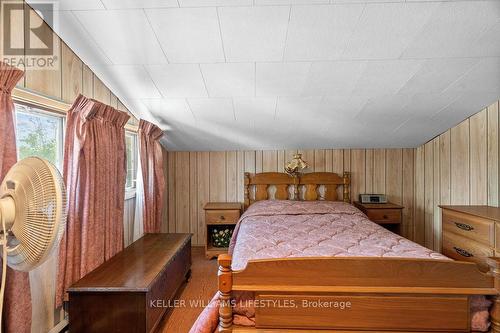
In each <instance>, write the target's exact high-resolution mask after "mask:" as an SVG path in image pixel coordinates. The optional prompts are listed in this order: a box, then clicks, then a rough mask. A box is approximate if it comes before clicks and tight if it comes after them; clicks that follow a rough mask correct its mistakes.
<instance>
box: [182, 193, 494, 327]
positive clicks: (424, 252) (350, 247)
mask: <svg viewBox="0 0 500 333" xmlns="http://www.w3.org/2000/svg"><path fill="white" fill-rule="evenodd" d="M229 253H230V254H231V255H232V269H233V270H242V269H244V268H245V266H246V264H247V262H248V261H249V260H253V259H266V258H290V257H340V256H342V257H400V258H427V259H448V258H447V257H445V256H443V255H441V254H439V253H437V252H434V251H432V250H429V249H427V248H425V247H423V246H420V245H418V244H416V243H414V242H412V241H410V240H408V239H406V238H404V237H401V236H399V235H396V234H394V233H392V232H390V231H388V230H386V229H385V228H383V227H381V226H380V225H378V224H376V223H373V222H371V221H370V220H369V219H368V218H367V216H366V215H364V214H363V213H362V212H361V211H360V210H358V209H357V208H355V207H354V206H352V205H349V204H346V203H343V202H329V201H284V200H283V201H280V200H273V201H270V200H266V201H259V202H256V203H255V204H253V205H251V206H250V207H249V209H248V210H247V211H246V212H245V213H244V214H243V216H242V217H241V219H240V221H239V222H238V224H237V226H236V228H235V231H234V233H233V238H232V240H231V245H230V248H229ZM252 298H253V294H251V293H245V294H233V299H235V300H236V304H240V302H238V301H239V300H243V301H247V300H248V299H252ZM217 300H218V297H217V295H216V296H215V297H214V299H213V300H212V302H211V305H210V306H209V307H207V309H205V310H204V312H203V313H202V314H201V316H200V318H198V320H197V322H196V323H195V325H194V326H193V328H192V329H191V333H208V332H210V333H211V332H212V331H213V329H214V328H215V327H214V325H215V326H216V325H217V315H218V313H217V304H216V303H217ZM242 303H245V304H248V302H242ZM474 304H475V305H477V306H476V308H480V310H481V311H482V312H481V311H476V312H477V313H480V316H482V317H484V316H485V315H486V317H487V315H488V312H487V307H488V306H489V301H487V300H486V299H484V298H480V299H475V300H474ZM475 310H477V309H475ZM233 311H234V314H235V318H234V321H235V324H239V325H247V326H248V325H252V324H253V318H254V315H255V310H254V309H253V308H248V307H239V306H236V307H235V308H234V309H233ZM482 317H481V318H482ZM472 319H473V325H474V321H475V322H476V323H475V325H476V327H475V328H476V329H477V330H480V329H484V325H487V323H486V324H485V321H484V320H483V321H480V320H478V315H476V318H474V316H473V318H472Z"/></svg>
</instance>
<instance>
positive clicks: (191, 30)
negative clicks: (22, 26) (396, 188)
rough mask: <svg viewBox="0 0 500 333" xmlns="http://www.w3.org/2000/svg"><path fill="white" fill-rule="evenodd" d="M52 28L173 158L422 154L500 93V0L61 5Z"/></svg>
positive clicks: (99, 1) (129, 0)
mask: <svg viewBox="0 0 500 333" xmlns="http://www.w3.org/2000/svg"><path fill="white" fill-rule="evenodd" d="M28 2H30V1H28ZM54 28H55V30H56V31H57V32H58V33H59V35H60V36H61V38H62V39H63V40H64V41H65V42H66V43H67V44H68V45H69V46H70V47H71V48H72V49H73V50H74V51H75V52H76V53H77V54H78V55H79V56H80V57H81V58H82V59H83V61H84V62H86V63H87V64H88V65H89V66H90V67H91V68H92V69H93V70H94V71H95V73H96V74H97V75H98V76H99V77H100V78H101V79H102V80H103V81H104V82H105V83H106V84H108V86H110V87H111V88H112V90H113V91H114V93H115V94H116V95H117V96H118V97H120V98H121V99H122V100H123V101H124V103H125V104H126V105H127V106H128V107H129V108H130V109H131V110H132V111H133V112H134V113H135V114H136V115H138V116H140V117H143V118H145V119H147V120H150V121H153V122H155V123H157V124H158V125H159V126H160V127H161V128H162V129H164V130H165V133H166V134H167V135H166V136H165V138H164V142H163V143H164V144H165V145H166V147H167V148H168V149H171V150H232V149H285V148H304V149H305V148H335V147H345V148H352V147H365V148H370V147H415V146H417V145H420V144H422V143H424V142H426V141H427V140H429V139H431V138H432V137H434V136H435V135H437V134H439V133H441V132H443V131H444V130H446V129H448V128H450V127H452V126H454V125H455V124H457V123H458V122H460V121H461V120H463V119H465V118H467V117H468V116H470V115H471V114H474V113H476V112H478V111H480V110H481V109H482V108H484V107H485V106H487V105H489V104H491V103H492V102H494V101H495V100H497V99H498V98H499V97H500V37H499V36H500V1H480V0H471V1H423V0H419V1H411V0H407V1H401V0H400V1H391V0H385V1H374V0H365V1H347V0H346V1H342V0H331V1H329V0H310V1H306V0H85V1H82V0H60V1H59V22H58V23H55V24H54Z"/></svg>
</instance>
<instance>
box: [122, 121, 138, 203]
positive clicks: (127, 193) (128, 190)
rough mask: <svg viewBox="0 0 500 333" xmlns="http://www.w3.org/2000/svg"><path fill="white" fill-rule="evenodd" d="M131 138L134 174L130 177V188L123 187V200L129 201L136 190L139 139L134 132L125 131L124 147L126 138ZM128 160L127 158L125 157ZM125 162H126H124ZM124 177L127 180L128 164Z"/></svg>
mask: <svg viewBox="0 0 500 333" xmlns="http://www.w3.org/2000/svg"><path fill="white" fill-rule="evenodd" d="M128 136H131V137H134V143H135V145H134V146H135V149H134V157H133V158H134V162H135V168H134V171H135V174H134V175H132V186H126V187H125V200H128V199H131V198H133V197H135V194H136V190H137V170H138V168H139V163H140V161H139V138H138V136H137V132H134V131H129V130H125V147H126V145H127V137H128ZM126 158H128V157H126ZM126 162H127V161H126ZM126 177H127V178H128V164H127V175H126Z"/></svg>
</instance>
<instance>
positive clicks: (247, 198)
mask: <svg viewBox="0 0 500 333" xmlns="http://www.w3.org/2000/svg"><path fill="white" fill-rule="evenodd" d="M248 206H250V173H249V172H245V202H244V204H243V210H247V208H248Z"/></svg>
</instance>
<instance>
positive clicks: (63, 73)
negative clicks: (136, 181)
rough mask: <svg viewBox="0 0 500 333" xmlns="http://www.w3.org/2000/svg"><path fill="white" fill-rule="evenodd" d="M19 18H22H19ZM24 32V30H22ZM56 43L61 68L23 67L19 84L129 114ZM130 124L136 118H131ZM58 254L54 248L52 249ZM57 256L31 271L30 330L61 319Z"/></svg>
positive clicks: (16, 25) (37, 332)
mask: <svg viewBox="0 0 500 333" xmlns="http://www.w3.org/2000/svg"><path fill="white" fill-rule="evenodd" d="M25 10H26V11H27V12H29V14H30V15H32V17H33V18H34V19H36V18H37V14H35V12H34V11H33V10H32V9H31V8H30V7H29V6H28V5H26V4H25ZM21 19H22V18H21ZM12 25H13V31H14V32H15V33H14V35H13V36H14V38H17V39H18V42H17V43H18V44H19V45H25V42H24V41H25V40H26V39H25V34H26V33H28V31H29V29H25V28H24V22H22V21H21V22H12ZM23 31H24V33H23ZM41 31H43V33H45V34H51V35H52V34H53V32H52V30H51V29H50V27H49V26H48V25H46V24H45V23H43V24H42V28H41ZM56 43H57V44H58V45H59V46H60V48H59V52H60V54H59V59H61V61H60V64H61V66H60V68H59V69H58V70H30V69H28V70H26V71H25V76H24V78H23V79H22V80H21V81H20V82H19V84H18V87H22V88H27V89H30V90H32V91H34V92H36V93H39V94H42V95H45V96H48V97H51V98H54V99H56V100H61V101H64V102H67V103H72V102H73V101H74V99H75V98H76V97H77V96H78V94H80V93H82V94H84V95H85V96H87V97H90V98H95V99H97V100H99V101H101V102H103V103H106V104H108V105H111V106H113V107H116V108H118V109H120V110H123V111H126V112H128V113H129V114H131V113H130V112H129V111H128V110H127V109H126V108H125V106H124V105H123V104H122V103H121V102H120V101H119V100H118V98H117V97H116V96H115V95H114V94H113V93H112V92H111V91H110V89H108V87H106V85H105V84H104V83H102V81H101V80H99V78H98V77H97V76H96V75H95V74H94V73H93V72H92V70H90V68H89V67H88V66H86V65H85V64H84V63H83V62H82V61H81V60H80V58H78V56H77V55H76V54H75V53H74V52H73V51H72V50H71V49H70V48H69V47H68V46H67V45H66V44H65V43H64V42H63V41H62V40H60V39H59V38H58V37H56ZM131 123H132V124H137V120H136V119H135V118H133V117H132V120H131ZM125 207H126V211H125V218H124V223H125V230H126V234H125V235H124V236H125V237H126V238H125V242H126V243H128V242H129V241H130V239H129V237H130V232H128V231H129V230H130V228H131V224H130V223H132V221H133V219H134V211H135V199H130V200H128V201H127V202H126V203H125ZM55 253H56V254H57V253H58V252H57V251H56V252H55ZM56 267H57V255H53V256H52V257H51V258H50V259H49V260H48V261H47V262H45V263H44V264H43V265H42V266H40V267H38V268H37V269H36V270H34V271H32V272H30V285H31V292H32V303H33V323H32V332H34V333H46V332H48V331H49V330H51V329H52V328H53V327H54V326H55V325H56V324H57V323H58V322H59V320H60V312H59V311H56V309H55V305H54V300H55V287H56Z"/></svg>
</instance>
